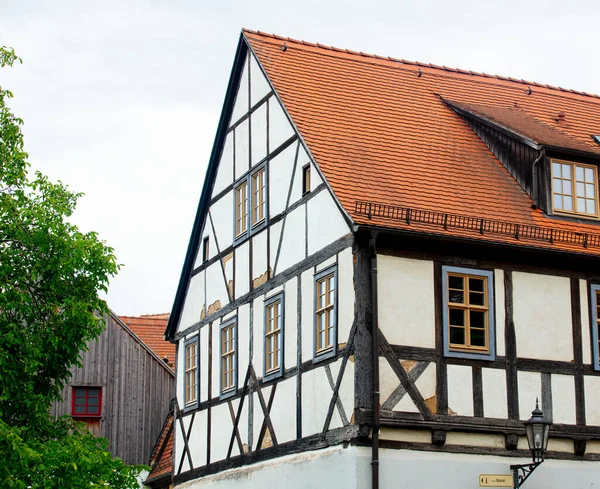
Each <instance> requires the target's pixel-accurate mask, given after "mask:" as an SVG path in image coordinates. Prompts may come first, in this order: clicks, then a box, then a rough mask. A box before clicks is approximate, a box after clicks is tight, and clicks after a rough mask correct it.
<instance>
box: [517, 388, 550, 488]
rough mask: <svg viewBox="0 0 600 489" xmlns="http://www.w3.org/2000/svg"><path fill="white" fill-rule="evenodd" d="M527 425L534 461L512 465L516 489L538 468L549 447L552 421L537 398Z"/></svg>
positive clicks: (528, 441)
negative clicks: (548, 419)
mask: <svg viewBox="0 0 600 489" xmlns="http://www.w3.org/2000/svg"><path fill="white" fill-rule="evenodd" d="M523 424H524V425H525V434H526V435H527V443H528V445H529V450H531V456H532V458H533V463H530V464H523V465H511V466H510V468H511V470H512V471H513V479H514V486H513V487H514V489H519V487H521V485H522V484H523V483H524V482H525V481H526V480H527V478H528V477H529V476H530V475H531V473H532V472H533V471H534V470H535V469H537V467H538V465H540V464H541V463H542V462H543V461H544V452H545V451H546V449H547V448H548V432H549V431H550V425H551V424H552V423H551V422H550V421H546V420H545V419H544V413H542V411H541V409H540V408H539V404H538V400H537V399H536V400H535V409H534V410H533V412H532V413H531V418H529V420H528V421H525V422H524V423H523Z"/></svg>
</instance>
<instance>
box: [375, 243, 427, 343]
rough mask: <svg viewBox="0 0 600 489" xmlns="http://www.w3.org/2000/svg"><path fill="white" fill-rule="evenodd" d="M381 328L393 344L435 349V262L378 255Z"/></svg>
mask: <svg viewBox="0 0 600 489" xmlns="http://www.w3.org/2000/svg"><path fill="white" fill-rule="evenodd" d="M377 290H378V293H379V327H380V329H381V331H382V332H383V334H384V335H385V337H386V338H387V340H388V341H389V342H390V343H391V344H397V345H410V346H421V347H427V348H435V303H434V290H433V262H431V261H425V260H414V259H411V258H399V257H395V256H386V255H381V254H379V255H377Z"/></svg>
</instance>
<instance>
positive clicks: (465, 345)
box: [442, 267, 495, 360]
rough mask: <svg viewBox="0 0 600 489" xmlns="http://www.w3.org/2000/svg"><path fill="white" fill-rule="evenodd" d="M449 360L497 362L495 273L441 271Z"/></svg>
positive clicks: (444, 322) (466, 269)
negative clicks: (450, 358) (494, 360)
mask: <svg viewBox="0 0 600 489" xmlns="http://www.w3.org/2000/svg"><path fill="white" fill-rule="evenodd" d="M442 274H443V277H442V283H443V291H442V293H443V327H444V352H445V354H446V356H450V357H463V358H478V359H486V360H493V359H494V358H495V332H494V295H493V290H494V289H493V275H492V272H488V271H483V270H473V269H468V268H457V267H442Z"/></svg>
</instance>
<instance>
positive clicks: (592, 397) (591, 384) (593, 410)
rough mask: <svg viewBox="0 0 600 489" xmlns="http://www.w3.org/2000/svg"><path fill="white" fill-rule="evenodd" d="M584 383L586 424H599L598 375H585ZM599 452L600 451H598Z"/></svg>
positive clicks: (599, 396) (599, 391)
mask: <svg viewBox="0 0 600 489" xmlns="http://www.w3.org/2000/svg"><path fill="white" fill-rule="evenodd" d="M584 385H585V420H586V423H587V424H588V425H595V426H600V403H599V402H598V399H600V377H593V376H591V375H586V376H585V377H584ZM598 453H600V451H599V452H598Z"/></svg>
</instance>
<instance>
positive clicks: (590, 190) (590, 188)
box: [585, 183, 594, 197]
mask: <svg viewBox="0 0 600 489" xmlns="http://www.w3.org/2000/svg"><path fill="white" fill-rule="evenodd" d="M585 196H586V197H594V185H593V184H591V183H586V184H585Z"/></svg>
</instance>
